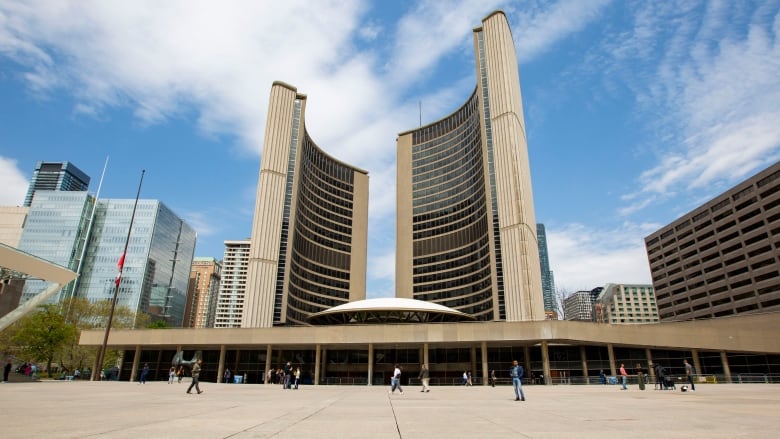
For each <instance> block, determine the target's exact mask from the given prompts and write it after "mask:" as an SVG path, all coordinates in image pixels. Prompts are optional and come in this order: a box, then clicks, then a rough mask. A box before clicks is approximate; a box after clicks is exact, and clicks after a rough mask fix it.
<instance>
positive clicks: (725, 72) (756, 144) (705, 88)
mask: <svg viewBox="0 0 780 439" xmlns="http://www.w3.org/2000/svg"><path fill="white" fill-rule="evenodd" d="M699 7H703V8H705V9H706V10H705V13H704V15H703V19H701V20H697V19H695V18H694V17H693V14H699V13H700V12H701V11H698V10H697V8H699ZM746 10H747V12H746ZM637 17H638V18H637V23H641V26H639V25H638V27H637V28H636V30H635V33H634V34H633V35H632V36H631V37H630V38H628V39H627V40H626V41H625V42H624V43H623V44H622V45H624V46H625V47H630V48H635V47H642V46H647V47H652V44H651V39H652V40H653V41H655V42H656V43H655V44H656V45H657V41H659V39H658V36H657V35H653V34H651V33H648V32H645V31H644V30H643V29H648V28H650V29H654V30H655V31H656V33H660V32H664V33H668V34H669V35H668V37H667V38H666V39H665V40H664V39H661V40H660V41H665V44H664V45H663V46H662V47H654V49H655V50H654V51H648V50H645V51H644V52H642V53H641V54H640V55H639V57H640V60H641V61H646V62H647V61H656V62H658V67H657V70H656V76H655V77H650V78H635V79H640V80H641V81H637V82H635V83H634V84H633V87H634V88H635V89H636V90H637V92H638V93H639V96H638V102H639V103H640V106H641V111H643V112H645V113H646V115H648V116H650V119H655V120H658V122H657V126H656V127H655V130H657V132H658V133H659V134H658V144H657V145H656V146H655V149H656V151H657V155H658V157H659V159H658V161H657V163H655V164H654V165H651V166H650V167H649V169H647V170H646V171H644V172H643V173H642V174H641V176H640V179H639V183H640V188H639V189H638V190H637V191H636V192H635V193H634V194H632V195H634V196H639V195H640V194H641V197H643V198H644V200H639V201H636V200H634V202H633V203H634V204H633V206H630V207H628V208H626V209H624V210H623V212H624V213H628V212H635V211H637V210H638V209H636V208H635V207H637V206H650V205H652V204H653V203H652V202H650V201H652V200H653V199H668V198H669V197H670V196H671V195H672V194H675V193H686V194H688V193H692V192H693V191H695V190H701V189H706V188H708V187H709V186H712V185H713V184H715V183H720V182H724V181H725V182H727V183H728V184H736V183H737V182H739V181H740V180H742V179H744V178H747V177H748V176H750V175H751V174H753V173H755V172H757V171H758V170H760V169H763V168H764V167H766V166H769V165H771V164H772V163H774V162H776V161H777V160H778V159H780V124H778V123H777V121H778V120H780V76H778V74H777V72H778V71H780V38H778V37H779V36H780V14H779V13H778V11H777V10H776V8H774V9H772V8H767V9H766V10H765V9H761V8H759V9H757V10H755V11H750V10H749V9H748V8H742V7H737V6H735V5H730V6H724V4H719V3H715V2H708V3H705V4H704V5H688V6H687V7H686V8H682V9H681V10H677V9H674V8H666V9H664V8H661V9H656V8H655V7H654V6H649V7H648V8H647V9H645V10H642V11H640V12H638V13H637ZM618 52H619V53H628V52H629V51H628V50H625V51H622V52H621V51H618ZM655 56H660V58H657V59H656V58H654V57H655ZM619 62H628V63H630V62H637V59H629V58H626V59H621V60H619ZM659 114H660V115H662V116H661V117H660V118H658V115H659ZM664 115H665V116H664ZM658 195H661V196H660V197H659V196H658ZM711 195H712V196H714V195H716V194H715V193H713V194H711ZM691 207H693V206H691Z"/></svg>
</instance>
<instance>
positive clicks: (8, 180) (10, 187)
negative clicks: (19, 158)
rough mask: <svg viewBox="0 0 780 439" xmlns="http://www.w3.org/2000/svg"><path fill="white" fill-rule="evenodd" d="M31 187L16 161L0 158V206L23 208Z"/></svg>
mask: <svg viewBox="0 0 780 439" xmlns="http://www.w3.org/2000/svg"><path fill="white" fill-rule="evenodd" d="M29 186H30V182H29V181H28V180H27V177H25V175H24V174H23V173H22V172H21V171H20V170H19V168H18V164H17V162H16V160H14V159H10V158H7V157H3V156H0V188H2V190H0V206H21V205H22V203H24V197H25V195H27V188H28V187H29Z"/></svg>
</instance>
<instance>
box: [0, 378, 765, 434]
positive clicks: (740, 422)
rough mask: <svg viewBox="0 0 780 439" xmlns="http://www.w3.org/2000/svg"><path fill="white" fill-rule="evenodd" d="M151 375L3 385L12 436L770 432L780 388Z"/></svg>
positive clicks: (5, 428) (2, 420)
mask: <svg viewBox="0 0 780 439" xmlns="http://www.w3.org/2000/svg"><path fill="white" fill-rule="evenodd" d="M189 381H190V380H189V379H185V380H184V381H183V382H182V383H181V384H177V383H174V384H167V382H165V381H163V382H149V383H147V384H145V385H141V384H137V383H128V382H86V381H75V382H62V381H42V382H38V383H8V384H2V385H0V398H2V404H1V405H0V407H2V408H1V409H0V437H3V438H6V439H9V438H38V437H46V438H109V437H110V438H112V439H117V438H134V439H137V438H150V439H151V438H190V439H191V438H366V437H370V438H377V439H378V438H438V437H442V438H448V439H452V438H475V437H510V436H511V437H524V438H566V437H583V438H600V439H603V438H611V437H627V436H630V437H632V438H645V437H647V438H649V437H653V438H658V437H663V438H698V437H701V438H704V437H706V438H734V437H750V438H770V437H771V438H774V437H777V435H778V434H779V433H778V432H780V415H778V413H780V411H779V410H778V409H780V394H779V393H778V390H780V387H778V386H777V385H772V384H700V385H698V386H697V390H698V391H697V392H695V393H691V392H686V393H682V392H680V390H679V386H678V390H676V391H671V390H670V391H659V390H652V387H650V388H649V389H648V390H645V391H639V390H638V389H637V388H636V386H632V387H630V388H629V390H626V391H621V390H620V386H614V385H611V386H525V387H524V390H525V393H526V398H527V401H525V402H516V401H515V400H514V394H513V391H512V388H511V387H509V386H498V387H496V388H492V387H483V386H474V387H461V386H457V387H432V388H431V392H430V393H420V391H419V390H420V389H419V387H409V386H406V387H404V394H403V395H401V394H398V393H395V394H392V395H389V394H388V392H387V391H388V388H389V386H388V387H385V386H371V387H368V386H302V387H301V388H300V389H299V390H282V389H281V386H277V385H255V384H214V383H208V382H202V383H201V389H202V390H204V393H203V394H201V395H197V394H191V395H187V394H185V393H184V392H185V390H186V388H187V387H188V386H189Z"/></svg>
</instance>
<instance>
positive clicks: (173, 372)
mask: <svg viewBox="0 0 780 439" xmlns="http://www.w3.org/2000/svg"><path fill="white" fill-rule="evenodd" d="M175 378H176V368H175V367H173V366H171V369H170V370H169V371H168V384H173V380H174V379H175Z"/></svg>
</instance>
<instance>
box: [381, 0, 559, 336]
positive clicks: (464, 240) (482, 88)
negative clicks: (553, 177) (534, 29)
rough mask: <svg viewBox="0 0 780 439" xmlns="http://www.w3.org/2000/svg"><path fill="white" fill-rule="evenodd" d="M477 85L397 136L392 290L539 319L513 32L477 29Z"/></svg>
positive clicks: (482, 316)
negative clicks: (449, 109)
mask: <svg viewBox="0 0 780 439" xmlns="http://www.w3.org/2000/svg"><path fill="white" fill-rule="evenodd" d="M473 36H474V52H475V58H476V72H477V84H476V87H475V88H474V91H473V93H472V94H471V96H469V98H468V99H467V100H466V102H465V103H464V104H463V105H462V106H461V107H460V108H458V109H456V110H455V111H454V112H453V113H452V114H450V115H449V116H446V117H445V118H443V119H440V120H438V121H436V122H433V123H430V124H428V125H425V126H422V127H420V128H416V129H413V130H409V131H406V132H403V133H401V134H399V136H398V140H397V147H398V153H397V154H398V164H397V177H398V178H397V186H396V187H397V218H396V239H397V246H396V296H397V297H404V298H410V299H418V300H423V301H429V302H434V303H437V304H440V305H444V306H447V307H450V308H453V309H456V310H458V311H462V312H464V313H467V314H471V315H473V316H474V317H475V318H477V319H478V320H506V321H525V320H543V319H544V318H545V315H544V304H543V299H542V281H541V271H540V263H539V247H538V242H537V237H536V221H535V219H534V207H533V194H532V190H531V173H530V167H529V162H528V150H527V145H526V135H525V122H524V119H523V107H522V102H521V96H520V76H519V73H518V70H517V56H516V53H515V47H514V42H513V39H512V33H511V31H510V29H509V24H508V22H507V19H506V16H505V15H504V14H503V13H501V12H496V13H493V14H491V15H490V16H488V17H487V18H485V19H484V20H482V26H480V27H478V28H476V29H474V32H473Z"/></svg>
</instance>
